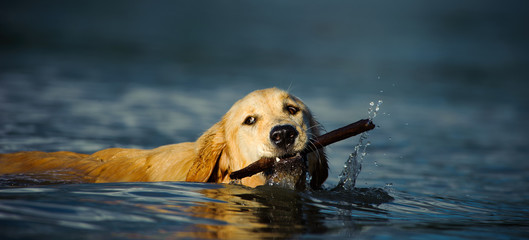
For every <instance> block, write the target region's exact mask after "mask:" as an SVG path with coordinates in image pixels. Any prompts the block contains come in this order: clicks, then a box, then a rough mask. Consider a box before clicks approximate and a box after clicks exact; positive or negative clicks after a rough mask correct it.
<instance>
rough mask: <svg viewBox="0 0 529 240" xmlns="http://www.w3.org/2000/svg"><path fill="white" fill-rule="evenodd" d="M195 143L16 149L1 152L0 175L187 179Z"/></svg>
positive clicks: (83, 179) (113, 179)
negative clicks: (86, 151)
mask: <svg viewBox="0 0 529 240" xmlns="http://www.w3.org/2000/svg"><path fill="white" fill-rule="evenodd" d="M194 148H195V145H194V143H181V144H172V145H166V146H161V147H158V148H155V149H151V150H140V149H125V148H110V149H105V150H101V151H99V152H96V153H94V154H92V155H88V154H81V153H74V152H66V151H61V152H51V153H48V152H39V151H30V152H17V153H6V154H0V175H5V174H46V173H53V172H55V171H59V170H60V171H63V172H66V171H67V172H68V173H69V174H71V175H77V176H78V177H79V181H81V182H138V181H143V182H145V181H185V177H186V174H187V172H188V171H189V168H190V167H191V164H192V161H193V159H194V155H195V154H194Z"/></svg>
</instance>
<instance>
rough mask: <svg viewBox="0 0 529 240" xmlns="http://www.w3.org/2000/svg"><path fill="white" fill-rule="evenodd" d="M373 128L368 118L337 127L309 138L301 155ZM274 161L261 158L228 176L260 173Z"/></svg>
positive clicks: (240, 177) (241, 176) (242, 176)
mask: <svg viewBox="0 0 529 240" xmlns="http://www.w3.org/2000/svg"><path fill="white" fill-rule="evenodd" d="M373 128H375V124H373V122H372V121H371V120H369V119H362V120H360V121H357V122H354V123H351V124H349V125H347V126H345V127H341V128H338V129H336V130H333V131H331V132H328V133H326V134H323V135H321V136H319V137H316V138H315V139H311V140H310V143H309V144H307V148H305V150H303V152H302V155H304V154H307V153H310V152H313V151H316V150H318V149H320V148H323V147H325V146H327V145H329V144H333V143H335V142H338V141H341V140H344V139H346V138H350V137H352V136H356V135H358V134H360V133H363V132H366V131H369V130H371V129H373ZM274 161H275V159H273V158H261V159H259V160H258V161H256V162H254V163H252V164H250V165H248V166H247V167H245V168H243V169H241V170H239V171H235V172H232V173H231V174H230V178H231V179H242V178H245V177H249V176H252V175H254V174H257V173H260V172H262V171H264V170H267V169H269V168H271V167H273V166H274Z"/></svg>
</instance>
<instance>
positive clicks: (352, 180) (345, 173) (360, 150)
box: [336, 100, 383, 190]
mask: <svg viewBox="0 0 529 240" xmlns="http://www.w3.org/2000/svg"><path fill="white" fill-rule="evenodd" d="M382 103H383V102H382V100H378V102H377V103H376V105H375V103H374V102H370V103H369V109H368V111H367V114H368V116H369V121H372V120H373V118H375V117H376V116H377V112H378V111H379V110H380V105H381V104H382ZM368 136H369V134H368V133H367V132H363V133H362V134H361V135H360V139H359V140H358V143H357V144H356V145H355V146H354V149H353V152H352V153H351V154H349V158H348V159H347V160H346V161H345V163H344V168H343V170H342V173H341V174H340V181H339V182H338V185H337V186H336V188H342V189H345V190H353V189H354V187H355V184H356V178H357V177H358V174H360V171H361V170H362V162H363V161H364V158H365V157H366V156H367V147H368V146H369V145H371V143H370V142H369V141H367V137H368Z"/></svg>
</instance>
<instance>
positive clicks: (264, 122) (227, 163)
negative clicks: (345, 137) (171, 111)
mask: <svg viewBox="0 0 529 240" xmlns="http://www.w3.org/2000/svg"><path fill="white" fill-rule="evenodd" d="M319 129H320V127H319V124H318V123H317V122H316V121H315V120H314V118H313V117H312V114H311V113H310V111H309V109H308V108H307V106H306V105H305V104H304V103H303V102H302V101H301V100H299V99H298V98H296V97H294V96H292V95H291V94H289V93H287V92H285V91H282V90H279V89H277V88H269V89H263V90H257V91H254V92H252V93H250V94H248V95H247V96H246V97H244V98H242V99H241V100H239V101H237V102H236V103H235V104H234V105H233V106H232V107H231V109H230V110H229V111H228V112H227V113H226V114H225V115H224V117H223V118H222V120H221V121H220V122H218V123H217V124H215V125H214V126H213V127H211V128H210V129H209V130H208V131H207V132H206V133H204V135H202V136H201V137H200V138H199V139H198V140H197V143H198V145H199V147H198V148H199V149H198V154H197V156H198V159H197V160H196V161H195V162H194V164H193V167H192V168H191V170H190V171H189V173H188V175H187V180H188V181H202V182H204V181H208V182H227V181H229V177H228V175H229V174H230V173H231V172H232V171H237V170H239V169H242V168H244V167H246V166H248V165H249V164H251V163H253V162H255V161H257V160H259V159H261V158H273V159H278V160H281V159H287V158H291V157H293V156H296V155H297V154H299V153H301V152H302V151H303V150H304V149H305V148H306V147H307V144H308V143H309V139H310V138H313V137H315V136H319ZM307 161H308V171H309V173H310V175H311V177H312V180H311V186H312V187H313V188H317V187H319V186H320V185H321V184H322V183H323V182H324V181H325V179H326V178H327V170H328V167H327V159H326V158H325V154H324V153H323V150H320V151H317V152H313V153H311V154H308V155H307ZM264 182H265V177H264V176H263V175H262V174H259V175H254V176H252V177H250V178H245V179H243V180H242V183H243V184H245V185H249V186H256V185H262V184H264Z"/></svg>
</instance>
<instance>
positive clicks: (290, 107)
mask: <svg viewBox="0 0 529 240" xmlns="http://www.w3.org/2000/svg"><path fill="white" fill-rule="evenodd" d="M287 111H288V112H289V113H290V114H292V115H295V114H296V113H298V111H299V108H297V107H294V106H287Z"/></svg>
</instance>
